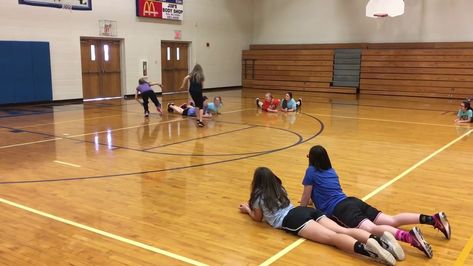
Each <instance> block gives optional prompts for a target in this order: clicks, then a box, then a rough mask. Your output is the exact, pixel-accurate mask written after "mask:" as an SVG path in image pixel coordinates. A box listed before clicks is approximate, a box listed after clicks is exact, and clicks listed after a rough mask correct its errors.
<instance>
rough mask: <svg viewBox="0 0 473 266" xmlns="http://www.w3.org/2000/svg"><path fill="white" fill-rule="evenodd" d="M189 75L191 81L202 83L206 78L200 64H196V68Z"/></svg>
mask: <svg viewBox="0 0 473 266" xmlns="http://www.w3.org/2000/svg"><path fill="white" fill-rule="evenodd" d="M189 76H190V77H191V81H192V82H193V83H202V82H204V80H205V76H204V70H203V69H202V66H201V65H199V64H195V66H194V68H193V69H192V72H191V73H189Z"/></svg>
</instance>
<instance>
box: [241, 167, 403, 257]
mask: <svg viewBox="0 0 473 266" xmlns="http://www.w3.org/2000/svg"><path fill="white" fill-rule="evenodd" d="M240 211H241V212H242V213H247V214H248V215H250V217H251V218H252V219H253V220H254V221H257V222H261V221H263V220H264V221H266V222H267V223H268V224H270V225H271V226H272V227H274V228H278V229H284V230H285V231H286V232H289V233H292V234H294V235H298V236H301V237H303V238H306V239H309V240H312V241H315V242H319V243H322V244H326V245H331V246H335V247H337V248H339V249H341V250H343V251H345V252H348V253H356V254H360V255H362V256H365V257H367V258H371V259H373V260H376V261H378V262H380V263H384V264H387V265H395V264H396V260H395V259H394V257H393V256H392V255H391V254H390V253H389V252H388V251H387V250H385V249H384V248H383V247H382V246H381V245H389V246H391V247H394V248H396V249H400V252H402V248H401V247H400V246H399V244H398V243H397V241H396V240H395V239H394V236H392V235H391V234H390V233H386V234H384V235H383V237H381V238H380V237H377V236H373V235H370V234H369V233H368V232H366V231H363V230H360V229H347V228H343V227H341V226H339V225H337V224H336V223H335V222H334V221H332V220H330V219H328V218H327V217H325V215H323V213H322V212H320V211H319V210H316V209H314V208H308V207H294V206H293V205H292V204H291V202H290V201H289V198H288V196H287V192H286V190H285V189H284V187H283V186H282V182H281V179H279V178H278V177H277V176H276V175H275V174H274V173H273V172H272V171H271V170H270V169H268V168H266V167H259V168H256V170H255V172H254V175H253V182H252V184H251V194H250V200H249V202H248V203H246V202H245V203H242V204H240Z"/></svg>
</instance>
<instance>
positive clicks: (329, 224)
mask: <svg viewBox="0 0 473 266" xmlns="http://www.w3.org/2000/svg"><path fill="white" fill-rule="evenodd" d="M318 223H319V224H321V225H323V226H324V227H325V228H328V229H330V230H332V231H334V232H336V233H340V234H345V235H349V236H351V237H353V238H354V239H356V240H358V241H361V242H363V243H366V241H368V238H369V237H370V233H368V232H367V231H365V230H362V229H358V228H345V227H342V226H340V225H338V224H337V223H336V222H334V221H332V220H331V219H329V218H327V217H323V218H321V219H320V220H319V221H318Z"/></svg>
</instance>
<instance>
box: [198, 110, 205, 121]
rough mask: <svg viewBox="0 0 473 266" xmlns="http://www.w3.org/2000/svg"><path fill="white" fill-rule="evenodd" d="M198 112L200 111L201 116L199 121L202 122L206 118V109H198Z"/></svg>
mask: <svg viewBox="0 0 473 266" xmlns="http://www.w3.org/2000/svg"><path fill="white" fill-rule="evenodd" d="M198 111H199V116H200V119H199V121H200V122H202V119H203V118H204V109H198Z"/></svg>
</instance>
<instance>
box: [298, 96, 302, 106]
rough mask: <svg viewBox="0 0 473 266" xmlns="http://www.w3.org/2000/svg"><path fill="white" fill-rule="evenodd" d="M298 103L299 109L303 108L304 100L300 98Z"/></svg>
mask: <svg viewBox="0 0 473 266" xmlns="http://www.w3.org/2000/svg"><path fill="white" fill-rule="evenodd" d="M298 102H299V108H301V107H302V98H299V100H298Z"/></svg>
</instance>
